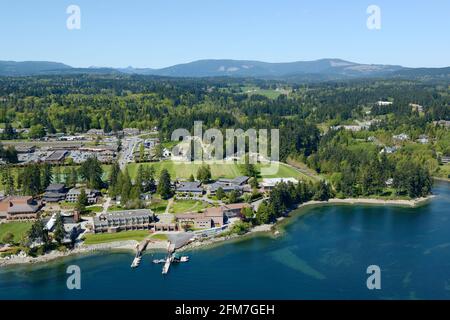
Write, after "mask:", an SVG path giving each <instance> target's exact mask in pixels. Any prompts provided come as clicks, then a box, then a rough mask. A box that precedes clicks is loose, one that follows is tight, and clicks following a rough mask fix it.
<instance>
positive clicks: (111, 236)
mask: <svg viewBox="0 0 450 320" xmlns="http://www.w3.org/2000/svg"><path fill="white" fill-rule="evenodd" d="M149 235H150V234H149V232H148V231H147V230H136V231H122V232H117V233H101V234H87V235H86V236H85V241H84V243H85V244H86V245H92V244H99V243H107V242H114V241H126V240H136V241H142V240H144V239H145V238H146V237H148V236H149Z"/></svg>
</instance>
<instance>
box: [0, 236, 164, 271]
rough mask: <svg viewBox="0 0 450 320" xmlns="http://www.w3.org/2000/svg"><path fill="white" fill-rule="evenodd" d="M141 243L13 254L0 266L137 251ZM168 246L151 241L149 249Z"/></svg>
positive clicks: (124, 242)
mask: <svg viewBox="0 0 450 320" xmlns="http://www.w3.org/2000/svg"><path fill="white" fill-rule="evenodd" d="M138 244H139V242H138V241H136V240H128V241H117V242H109V243H102V244H96V245H89V246H84V245H81V246H79V247H76V248H75V249H72V250H68V251H57V250H54V251H51V252H49V253H47V254H45V255H42V256H38V257H30V256H24V255H21V254H17V255H13V256H10V257H6V258H0V267H3V266H9V265H16V264H34V263H45V262H50V261H53V260H55V259H59V258H63V257H69V256H72V255H77V254H89V253H94V252H99V251H109V250H126V251H135V250H136V246H137V245H138ZM165 248H167V242H166V241H158V242H152V243H149V244H148V246H147V249H165Z"/></svg>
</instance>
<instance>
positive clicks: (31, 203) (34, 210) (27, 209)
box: [0, 196, 42, 220]
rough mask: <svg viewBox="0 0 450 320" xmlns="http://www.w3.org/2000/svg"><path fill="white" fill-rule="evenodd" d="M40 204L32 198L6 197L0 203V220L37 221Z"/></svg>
mask: <svg viewBox="0 0 450 320" xmlns="http://www.w3.org/2000/svg"><path fill="white" fill-rule="evenodd" d="M41 208H42V203H41V202H40V201H37V200H36V199H34V198H33V197H29V196H20V197H6V198H5V199H3V200H2V201H1V202H0V220H5V219H6V220H30V219H37V218H38V216H39V211H40V210H41Z"/></svg>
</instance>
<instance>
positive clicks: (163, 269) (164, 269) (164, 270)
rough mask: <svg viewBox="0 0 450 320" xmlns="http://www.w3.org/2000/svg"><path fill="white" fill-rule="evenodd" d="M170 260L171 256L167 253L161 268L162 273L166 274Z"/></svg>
mask: <svg viewBox="0 0 450 320" xmlns="http://www.w3.org/2000/svg"><path fill="white" fill-rule="evenodd" d="M171 261H172V256H171V255H170V254H169V255H168V256H167V258H166V262H165V263H164V266H163V268H162V274H167V273H168V272H169V268H170V262H171Z"/></svg>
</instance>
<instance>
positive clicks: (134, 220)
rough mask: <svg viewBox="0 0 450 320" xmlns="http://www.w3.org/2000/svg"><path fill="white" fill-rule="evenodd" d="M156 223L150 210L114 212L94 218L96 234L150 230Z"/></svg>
mask: <svg viewBox="0 0 450 320" xmlns="http://www.w3.org/2000/svg"><path fill="white" fill-rule="evenodd" d="M154 221H155V218H154V215H153V212H152V211H151V210H149V209H138V210H124V211H114V212H109V213H106V214H101V215H100V216H98V217H95V218H94V232H95V233H103V232H110V233H111V232H119V231H126V230H149V229H150V228H151V227H152V223H153V222H154Z"/></svg>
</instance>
